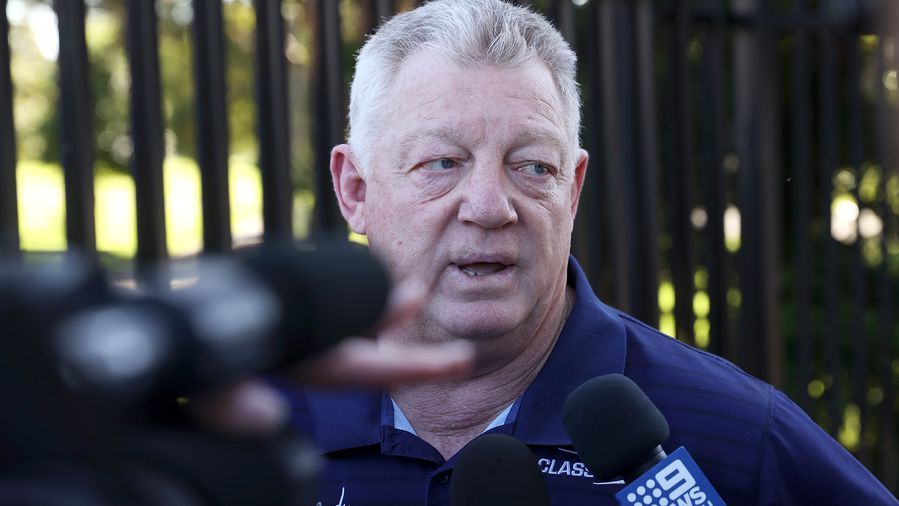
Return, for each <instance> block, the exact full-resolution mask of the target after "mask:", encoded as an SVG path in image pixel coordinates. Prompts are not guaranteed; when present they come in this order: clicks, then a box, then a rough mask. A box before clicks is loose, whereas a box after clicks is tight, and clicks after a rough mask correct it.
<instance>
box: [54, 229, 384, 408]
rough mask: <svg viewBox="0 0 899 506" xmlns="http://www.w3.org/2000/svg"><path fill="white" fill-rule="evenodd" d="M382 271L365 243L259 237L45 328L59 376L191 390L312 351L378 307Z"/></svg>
mask: <svg viewBox="0 0 899 506" xmlns="http://www.w3.org/2000/svg"><path fill="white" fill-rule="evenodd" d="M389 291H390V280H389V277H388V274H387V272H386V270H385V269H384V268H383V267H382V266H381V265H380V263H379V262H378V261H377V260H376V259H375V258H374V257H372V256H371V254H370V253H368V252H367V250H365V249H364V248H354V247H350V246H347V245H339V246H338V245H328V244H325V245H320V246H318V247H317V248H315V249H307V250H299V249H297V248H295V247H293V246H290V245H284V246H263V247H260V248H259V249H256V250H253V251H251V252H249V253H248V254H244V255H242V256H238V257H236V258H235V257H229V258H204V259H201V260H200V261H199V263H198V268H197V279H196V281H195V282H194V283H193V284H192V285H191V286H189V287H186V288H184V289H181V290H176V291H167V290H161V291H154V292H150V293H146V294H142V295H140V296H138V297H131V298H123V297H119V298H116V299H113V300H112V301H111V302H108V303H105V304H98V305H95V306H92V307H88V308H82V309H80V310H78V311H74V312H72V313H71V314H70V315H69V317H68V318H64V319H62V321H61V322H60V323H59V325H57V326H56V329H55V330H54V331H53V332H52V334H53V335H52V342H53V347H54V349H55V352H56V360H57V362H58V363H59V369H60V372H61V375H62V378H63V380H64V381H65V383H66V384H67V385H68V386H69V387H70V388H73V389H74V390H76V391H81V392H85V393H90V394H93V395H97V396H99V397H105V398H111V399H121V400H129V399H136V398H140V397H143V396H146V395H147V394H148V393H159V394H161V395H162V396H163V397H165V396H168V395H171V394H176V395H184V394H190V393H192V392H195V391H198V390H205V389H208V388H211V387H216V386H220V385H223V384H227V383H228V382H231V381H233V380H235V379H237V378H240V377H242V376H245V375H247V374H250V373H258V372H264V371H269V370H272V369H275V368H277V367H280V366H284V365H288V364H291V363H295V362H297V361H299V360H302V359H304V358H307V357H310V356H312V355H314V354H316V353H318V352H319V351H322V350H323V349H325V348H328V347H330V346H332V345H334V344H335V343H337V342H338V341H340V340H342V339H344V338H345V337H347V336H350V335H359V334H360V333H362V332H364V331H365V330H367V329H368V328H370V327H371V326H372V325H373V324H374V323H375V322H376V321H377V319H378V318H379V317H380V316H381V315H382V313H383V312H384V310H385V308H386V306H387V299H388V294H389Z"/></svg>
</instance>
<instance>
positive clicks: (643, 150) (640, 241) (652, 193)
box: [566, 0, 659, 326]
mask: <svg viewBox="0 0 899 506" xmlns="http://www.w3.org/2000/svg"><path fill="white" fill-rule="evenodd" d="M566 3H568V4H569V5H570V3H571V2H566ZM632 8H633V9H634V12H633V18H634V46H633V47H634V65H635V69H634V71H635V75H634V90H635V93H636V97H635V99H636V101H635V104H634V107H635V110H634V114H633V115H634V118H635V119H636V125H635V130H634V136H635V137H636V152H635V153H634V158H635V163H636V166H635V167H634V168H633V170H634V173H635V174H636V175H637V182H636V188H635V190H636V192H635V198H634V199H633V203H634V205H633V208H632V209H633V211H634V220H635V224H636V229H637V231H636V244H635V251H634V253H635V255H634V256H633V258H634V265H635V271H634V273H635V280H634V281H635V292H636V293H634V314H635V316H637V317H638V318H640V319H641V320H643V321H645V322H647V323H649V324H650V325H654V326H657V325H658V322H659V304H658V295H657V294H658V292H659V286H658V272H659V247H658V244H659V162H658V157H657V153H658V138H657V137H656V132H657V131H658V120H657V118H656V100H655V74H654V68H655V65H654V64H655V56H654V54H653V53H654V52H653V34H654V33H655V27H654V23H653V13H652V3H651V0H639V1H637V2H634V4H633V7H632Z"/></svg>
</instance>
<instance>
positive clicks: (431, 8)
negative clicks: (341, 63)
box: [349, 0, 581, 175]
mask: <svg viewBox="0 0 899 506" xmlns="http://www.w3.org/2000/svg"><path fill="white" fill-rule="evenodd" d="M422 50H432V51H436V52H438V53H439V54H441V55H442V56H444V57H446V58H448V59H450V60H452V61H455V62H458V63H459V64H462V65H468V64H482V65H483V64H487V65H495V66H502V67H517V66H520V65H523V64H526V63H527V62H529V61H531V60H533V59H534V58H536V59H537V60H539V61H541V62H543V64H545V65H546V66H547V68H548V69H549V71H550V73H551V75H552V77H553V80H554V81H555V84H556V87H557V88H558V92H559V96H560V98H561V101H562V106H563V107H564V108H565V109H566V111H565V113H566V114H565V117H566V123H567V125H566V128H567V134H568V137H569V139H570V142H571V143H572V144H573V148H575V149H576V148H577V147H578V146H579V141H578V138H579V132H580V123H581V109H580V93H579V90H578V84H577V79H576V71H577V57H576V56H575V54H574V51H572V50H571V48H570V47H569V46H568V43H567V42H566V41H565V39H564V38H563V37H562V35H561V34H560V33H559V32H558V31H557V30H556V29H555V28H554V27H553V26H552V24H550V23H549V22H548V21H547V20H546V19H545V18H544V17H543V16H541V15H539V14H537V13H535V12H533V11H531V10H529V9H527V8H524V7H519V6H516V5H512V4H510V3H506V2H505V1H503V0H433V1H431V2H428V3H426V4H425V5H423V6H421V7H419V8H417V9H414V10H411V11H409V12H405V13H402V14H398V15H397V16H394V17H393V18H392V19H390V20H389V21H387V22H386V23H384V25H383V26H381V28H380V29H379V30H378V31H377V33H375V34H374V35H372V36H371V37H370V38H369V39H368V41H367V42H366V43H365V45H364V46H363V47H362V49H361V50H360V51H359V54H358V56H357V58H356V73H355V76H354V77H353V84H352V88H351V91H350V111H349V124H350V130H349V143H350V145H352V146H353V150H354V152H355V153H356V158H357V160H356V163H357V165H361V167H360V168H361V170H362V174H363V175H367V174H368V173H369V164H370V161H371V156H370V152H369V150H370V147H371V145H372V144H373V142H374V140H375V139H376V138H377V135H378V134H377V132H378V131H379V130H380V129H381V127H382V126H383V122H384V117H385V106H386V105H387V104H385V103H384V102H385V99H386V96H387V94H388V91H389V90H390V88H391V87H392V85H393V83H394V80H395V78H396V75H397V74H398V71H399V69H400V66H401V65H402V64H403V62H404V61H405V60H406V59H407V58H408V57H409V56H411V55H412V54H413V53H416V52H418V51H422Z"/></svg>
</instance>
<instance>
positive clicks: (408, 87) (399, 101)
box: [383, 51, 576, 148]
mask: <svg viewBox="0 0 899 506" xmlns="http://www.w3.org/2000/svg"><path fill="white" fill-rule="evenodd" d="M386 99H387V100H386V101H385V104H386V106H387V110H386V111H383V112H385V113H386V114H385V119H386V123H385V125H384V126H385V128H386V129H388V130H390V131H391V133H395V134H398V135H400V136H402V137H403V138H407V137H409V136H414V135H415V134H416V133H418V132H425V131H430V132H433V131H440V132H443V135H442V136H443V137H447V138H451V137H453V136H456V137H459V136H460V135H462V134H460V133H458V132H456V133H453V131H454V129H460V130H466V129H467V130H472V128H473V127H477V126H481V127H482V128H480V129H478V130H480V131H481V133H482V134H484V133H486V130H485V129H486V127H488V126H494V127H496V128H505V129H516V130H520V131H522V132H524V133H526V134H527V135H530V136H532V137H555V138H556V140H557V142H558V143H559V144H562V145H564V146H565V147H566V148H569V147H571V146H569V145H573V144H576V140H572V139H568V137H569V136H568V135H567V129H566V120H567V118H566V109H565V107H564V106H563V103H562V100H561V97H560V93H559V91H558V87H557V86H556V85H555V82H554V80H553V77H552V74H551V73H550V72H549V69H547V68H546V66H545V64H543V63H542V62H541V61H539V60H536V59H534V60H530V61H528V62H525V63H523V64H519V65H514V66H512V65H509V66H497V65H490V64H483V63H475V62H457V61H453V60H450V59H448V58H446V57H444V56H442V55H440V54H436V53H434V52H431V51H421V52H419V53H417V54H415V55H413V56H411V57H409V58H407V59H406V61H404V62H403V64H402V66H401V67H400V68H399V70H398V72H397V73H396V76H395V78H394V79H393V83H392V84H391V85H390V87H389V89H388V90H387V97H386ZM479 121H480V123H479ZM516 127H517V128H516ZM476 134H477V132H473V133H472V135H476ZM574 147H576V146H574Z"/></svg>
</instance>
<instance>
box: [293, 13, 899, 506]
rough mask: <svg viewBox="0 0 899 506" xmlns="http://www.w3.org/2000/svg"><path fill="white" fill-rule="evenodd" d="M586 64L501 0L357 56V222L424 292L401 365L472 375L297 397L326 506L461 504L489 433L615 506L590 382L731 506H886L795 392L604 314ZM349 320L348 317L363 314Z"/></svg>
mask: <svg viewBox="0 0 899 506" xmlns="http://www.w3.org/2000/svg"><path fill="white" fill-rule="evenodd" d="M579 108H580V104H579V97H578V90H577V85H576V82H575V55H574V54H573V52H572V51H571V50H570V48H569V47H568V46H567V44H566V43H565V42H564V40H563V39H562V37H561V36H560V35H559V34H558V32H557V31H556V30H554V29H553V28H552V27H551V26H550V25H549V24H548V23H547V22H546V21H545V20H544V19H543V18H542V17H540V16H538V15H536V14H534V13H532V12H530V11H528V10H527V9H524V8H521V7H516V6H513V5H511V4H507V3H504V2H502V1H501V0H435V1H433V2H431V3H427V4H425V5H424V6H422V7H420V8H418V9H416V10H414V11H411V12H408V13H405V14H401V15H398V16H396V17H395V18H393V19H392V20H390V21H388V22H387V23H385V24H384V26H383V27H382V28H381V29H380V30H379V31H378V33H377V34H376V35H374V36H373V37H372V38H371V39H370V40H369V41H368V42H367V43H366V45H365V47H364V48H363V49H362V51H361V52H360V53H359V57H358V61H357V66H356V74H355V77H354V81H353V86H352V94H351V104H350V135H349V143H348V144H344V145H340V146H337V147H335V148H334V150H333V152H332V160H331V170H332V174H333V180H334V187H335V190H336V193H337V197H338V200H339V202H340V207H341V210H342V213H343V215H344V217H345V218H346V220H347V222H348V223H349V225H350V227H351V228H352V229H353V231H355V232H357V233H359V234H365V235H366V236H367V237H368V241H369V245H370V247H371V249H372V251H373V252H374V253H375V254H376V255H377V256H379V257H380V258H381V259H383V260H384V262H385V263H386V264H387V266H388V268H389V269H390V271H391V273H392V275H393V276H394V277H395V279H396V280H397V281H399V282H403V283H407V284H418V285H420V286H425V287H427V289H428V293H429V298H428V300H427V302H426V304H425V305H424V308H423V309H422V311H421V312H420V313H419V314H418V315H417V316H416V317H414V318H412V319H411V320H408V321H406V322H405V323H403V324H401V325H399V326H397V327H394V328H392V329H390V330H389V331H384V332H382V333H381V334H380V335H379V342H380V343H382V344H390V345H407V344H421V343H438V344H439V343H449V342H455V341H460V340H461V341H466V342H468V343H471V344H472V345H473V347H474V349H475V350H476V356H477V361H476V366H475V370H474V372H473V374H472V375H471V376H470V377H468V378H466V379H464V380H460V381H452V382H446V381H444V382H431V383H427V384H416V385H412V386H404V387H393V388H391V389H390V390H389V391H388V392H386V393H375V392H361V393H336V392H320V391H312V390H308V391H305V392H299V391H295V392H289V395H290V399H291V402H292V405H293V409H294V419H295V425H296V426H297V427H298V428H300V429H301V430H306V431H310V432H311V433H312V434H313V436H314V437H315V440H316V442H317V443H318V445H319V447H320V448H321V449H322V450H323V451H324V452H325V453H326V455H327V457H328V458H329V465H328V468H327V470H326V471H325V473H324V476H323V480H322V481H323V483H322V490H321V504H340V505H352V506H362V505H366V504H369V505H373V504H383V505H387V504H390V505H397V504H429V505H441V504H448V497H449V495H448V491H449V481H450V476H451V473H452V469H453V466H454V455H456V454H457V452H458V451H459V450H460V449H461V448H462V447H464V446H465V445H466V444H467V443H468V442H469V441H471V440H472V439H473V438H475V437H477V436H478V435H480V434H482V433H484V432H501V433H506V434H511V435H512V436H514V437H516V438H518V439H520V440H522V441H524V442H525V443H527V444H528V445H529V446H530V447H531V449H532V450H533V451H534V452H535V453H536V455H537V456H538V458H539V465H540V467H541V469H542V471H543V474H544V477H545V478H546V480H547V483H548V486H549V491H550V496H551V498H552V501H553V503H554V504H560V505H578V504H591V505H596V504H614V500H613V498H612V496H613V494H614V493H615V492H616V491H617V490H619V489H620V488H621V484H620V483H600V482H599V481H598V480H597V479H596V478H594V477H593V476H592V475H591V474H590V473H589V471H588V470H585V468H584V466H583V464H582V463H581V462H580V459H579V458H578V456H577V454H576V452H575V450H574V448H573V447H572V445H571V441H570V439H569V438H568V436H567V434H566V433H565V431H564V429H563V427H562V422H561V419H560V418H561V407H562V404H563V402H564V400H565V398H566V396H567V395H568V393H569V392H571V391H572V390H573V389H574V388H576V387H577V386H578V385H580V384H581V383H582V382H584V381H586V380H588V379H591V378H593V377H596V376H599V375H603V374H608V373H623V374H626V375H628V376H629V377H630V378H631V379H633V380H634V381H635V382H636V383H637V384H638V385H640V386H641V388H643V390H644V391H646V393H647V394H648V395H649V396H650V398H651V399H652V400H653V401H654V403H655V404H656V405H657V406H658V407H659V408H660V409H661V410H662V412H663V413H664V415H665V416H666V418H667V420H668V422H669V424H670V426H671V431H672V433H671V437H670V439H669V440H668V441H667V442H666V443H665V445H664V446H665V449H666V450H668V451H671V450H674V449H675V448H677V447H678V446H680V445H684V446H686V447H687V448H688V449H689V450H690V452H691V453H692V455H693V456H694V457H695V459H696V460H697V462H698V463H699V465H700V467H702V468H703V470H704V471H705V473H706V474H707V475H708V477H709V478H710V480H711V482H712V484H713V485H714V486H715V487H716V488H717V490H718V492H719V493H720V494H721V495H722V496H723V497H724V499H725V500H726V501H727V503H728V504H730V505H738V504H884V503H893V502H895V500H894V499H893V498H892V497H891V496H890V494H889V492H887V491H886V490H885V489H884V488H883V487H882V486H881V485H880V484H879V483H878V482H877V481H876V479H874V478H873V477H872V476H871V475H870V474H869V473H868V472H867V471H866V470H865V469H864V468H863V467H862V466H861V465H859V464H858V462H856V461H855V460H854V459H853V458H852V457H851V456H850V455H849V454H848V453H846V452H845V451H844V450H843V449H842V448H841V447H840V446H839V445H838V444H837V443H835V442H834V441H833V440H832V439H831V438H830V437H829V436H827V435H826V434H825V433H824V432H823V431H821V430H820V429H819V428H818V427H817V426H816V425H815V424H814V423H813V422H812V421H810V420H809V419H808V418H807V417H806V416H805V415H804V414H803V413H802V412H801V410H799V408H797V407H796V406H795V405H794V404H793V403H791V402H790V401H789V400H788V399H787V398H786V397H785V396H783V395H782V394H781V393H779V392H777V391H775V390H773V389H772V388H771V387H770V386H769V385H766V384H764V383H762V382H760V381H758V380H755V379H753V378H751V377H749V376H747V375H746V374H744V373H742V372H741V371H740V370H739V369H737V368H736V367H734V366H733V365H731V364H729V363H728V362H726V361H724V360H722V359H720V358H717V357H714V356H712V355H708V354H705V353H703V352H700V351H698V350H695V349H692V348H689V347H687V346H685V345H683V344H681V343H679V342H677V341H675V340H673V339H670V338H668V337H666V336H663V335H661V334H659V333H658V332H657V331H655V330H654V329H652V328H650V327H648V326H646V325H643V324H642V323H640V322H638V321H635V320H634V319H632V318H631V317H629V316H627V315H625V314H622V313H620V312H617V311H615V310H614V309H611V308H609V307H607V306H605V305H604V304H602V303H601V302H600V301H599V300H598V299H596V297H595V296H594V295H593V292H592V290H591V288H590V286H589V285H588V284H587V281H586V279H585V277H584V275H583V273H582V271H581V269H580V267H579V266H578V264H577V262H576V261H575V260H574V259H573V258H570V257H569V249H570V248H569V245H570V239H571V232H572V226H573V222H574V217H575V213H576V211H577V205H578V198H579V196H580V193H581V188H582V186H583V181H584V173H585V171H586V169H587V159H588V157H587V153H586V152H585V151H584V150H582V149H580V148H579V145H578V131H579V127H580V111H579ZM350 309H351V301H350V300H348V310H350Z"/></svg>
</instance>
